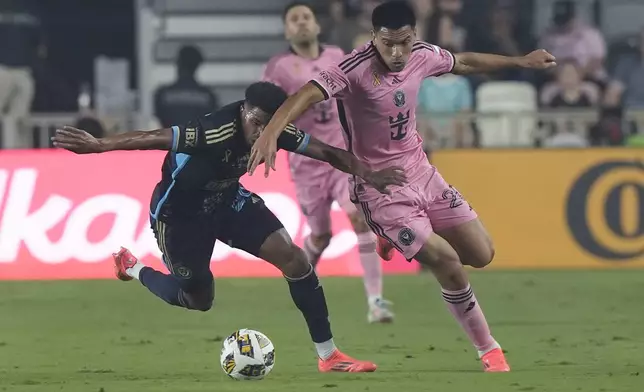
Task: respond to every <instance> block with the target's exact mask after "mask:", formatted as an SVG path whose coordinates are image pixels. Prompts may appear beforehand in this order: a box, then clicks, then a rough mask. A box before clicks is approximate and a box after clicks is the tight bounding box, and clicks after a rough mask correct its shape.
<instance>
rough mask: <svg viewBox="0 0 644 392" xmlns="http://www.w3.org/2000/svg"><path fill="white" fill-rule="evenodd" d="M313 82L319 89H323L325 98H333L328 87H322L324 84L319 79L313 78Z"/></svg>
mask: <svg viewBox="0 0 644 392" xmlns="http://www.w3.org/2000/svg"><path fill="white" fill-rule="evenodd" d="M311 83H312V84H313V85H314V86H315V87H317V88H318V89H320V91H322V94H324V99H325V100H326V99H329V98H331V95H330V94H329V92H328V91H326V89H325V88H324V87H322V85H321V84H320V83H319V82H318V81H317V80H311Z"/></svg>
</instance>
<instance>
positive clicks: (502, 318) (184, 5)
mask: <svg viewBox="0 0 644 392" xmlns="http://www.w3.org/2000/svg"><path fill="white" fill-rule="evenodd" d="M285 3H287V1H286V0H270V1H269V0H261V1H260V0H235V1H229V0H137V1H130V0H110V1H85V0H46V1H45V0H0V143H1V146H2V150H0V390H1V391H11V392H23V391H24V392H33V391H47V392H49V391H52V390H64V391H66V392H81V391H83V392H86V391H100V392H131V391H139V392H150V391H173V392H179V391H186V392H187V391H190V392H194V391H212V390H218V391H222V392H226V391H235V392H239V391H253V392H256V391H258V390H262V391H266V392H278V391H279V392H288V391H302V390H319V389H320V388H325V389H326V388H337V389H338V390H339V391H370V392H389V391H391V390H393V389H399V390H401V389H407V390H427V389H428V386H429V388H431V389H432V390H437V391H438V390H449V391H454V392H465V391H468V392H469V391H472V387H473V386H474V387H476V388H477V389H479V390H483V391H486V390H490V391H492V390H493V391H496V392H517V391H539V392H541V391H544V392H549V391H553V392H555V391H556V392H561V391H593V392H632V391H638V390H641V389H642V388H641V386H642V379H641V377H642V376H641V374H644V373H641V372H642V370H641V369H642V364H643V363H644V356H643V353H644V339H642V333H641V326H642V324H643V323H644V316H643V315H642V312H641V311H640V310H641V293H642V287H644V275H642V273H641V270H639V269H638V268H641V267H642V266H644V163H643V162H644V149H643V148H644V147H642V145H643V143H642V138H643V137H644V136H643V134H644V120H643V119H644V115H643V113H642V109H644V104H642V103H641V101H640V105H641V106H638V100H641V97H642V96H644V94H643V93H642V91H644V77H643V76H642V75H643V74H644V67H643V66H642V63H644V61H642V59H644V55H643V54H642V53H644V45H640V41H641V39H640V37H641V32H642V29H643V28H644V18H642V15H644V2H642V1H641V0H578V1H576V2H575V3H576V4H577V12H578V18H577V19H578V23H579V24H576V25H574V27H575V28H574V29H572V30H570V31H569V33H570V34H563V36H562V34H559V35H557V34H554V33H553V32H552V24H553V17H552V14H553V7H554V4H555V2H554V1H552V0H499V1H496V0H462V1H460V0H436V1H431V0H418V1H415V2H414V3H415V4H416V5H417V6H418V7H419V12H422V13H423V18H422V21H423V22H424V23H420V25H421V26H419V28H420V29H421V30H422V29H424V32H423V36H424V37H426V38H427V39H428V40H429V41H431V42H434V43H437V44H441V45H444V46H447V47H451V48H453V49H455V50H459V49H461V50H483V51H488V50H491V51H500V52H504V53H512V52H517V51H519V52H520V51H527V50H530V49H532V48H533V47H535V46H537V45H538V43H539V42H541V43H543V45H544V46H546V48H547V49H549V50H553V51H559V52H560V53H563V55H561V54H558V57H559V62H560V67H558V70H559V71H558V72H557V73H556V74H554V75H549V74H545V75H535V74H523V73H507V74H506V73H503V74H498V75H485V76H479V77H475V78H470V79H467V80H465V81H464V80H463V79H458V78H456V79H454V78H451V77H446V78H442V79H440V80H427V81H425V83H424V84H423V87H422V92H421V94H423V96H422V97H421V100H420V101H421V102H422V104H421V107H419V114H420V116H419V117H420V118H422V119H423V120H424V121H421V122H420V124H419V129H420V131H421V132H422V133H423V136H424V138H425V140H426V142H427V143H426V144H427V146H426V147H427V150H428V152H429V156H430V159H431V161H432V162H433V163H434V164H436V165H437V166H438V167H439V169H440V170H441V172H442V173H443V175H444V176H445V177H446V178H447V179H448V180H449V181H450V182H452V183H453V184H454V185H455V186H457V187H458V188H459V190H460V191H462V193H463V194H464V195H465V196H466V197H467V198H468V199H469V201H470V202H471V204H472V205H473V206H474V207H475V208H476V209H477V211H478V213H479V214H480V215H481V217H482V218H483V221H484V222H485V224H486V226H487V228H488V229H489V231H490V232H491V234H492V236H493V238H494V241H495V243H496V249H497V255H496V258H495V261H494V262H493V264H492V265H491V266H490V267H489V268H486V269H485V270H483V271H474V270H470V272H471V274H470V276H471V279H472V285H473V287H474V289H475V291H476V293H477V297H478V298H479V299H480V300H481V302H482V304H483V308H484V310H485V312H486V317H487V318H488V320H489V322H490V325H491V327H492V330H493V333H494V335H495V338H497V339H498V340H499V341H500V342H501V343H502V344H503V347H504V349H506V350H508V354H507V356H508V360H509V361H510V363H511V365H512V366H513V371H512V373H510V374H508V375H504V376H502V377H487V376H488V375H485V374H483V373H482V372H480V364H479V363H477V362H476V359H475V354H474V352H473V350H471V349H470V348H469V347H468V346H467V343H466V339H464V336H463V334H462V332H461V331H460V330H459V329H458V328H457V326H456V324H455V323H454V320H453V319H452V318H451V317H450V315H449V314H448V312H446V311H445V305H444V303H443V302H442V301H441V298H440V295H439V293H440V288H439V287H438V286H437V284H436V282H435V281H434V280H433V279H432V278H431V276H429V275H427V274H423V273H420V271H418V270H417V266H416V265H415V264H412V263H406V262H404V261H403V260H401V259H400V258H397V259H396V260H394V261H392V262H389V263H385V264H384V265H383V266H384V269H385V271H386V272H387V273H388V275H387V276H386V277H385V286H384V295H385V297H386V298H387V299H390V300H393V301H394V303H395V306H394V311H395V312H396V314H397V318H396V322H395V323H394V324H392V325H376V326H368V325H366V320H365V317H364V315H365V312H366V306H365V303H364V295H363V288H362V282H361V279H359V278H357V277H352V276H356V275H359V274H360V273H361V271H360V264H359V262H358V261H357V257H356V256H357V254H356V252H357V251H356V249H355V235H354V234H353V233H352V232H351V231H350V230H349V228H350V226H349V223H348V222H347V220H346V218H345V217H344V216H343V215H342V214H341V213H340V211H337V210H336V211H334V216H333V228H334V238H333V242H332V245H331V247H330V248H329V249H328V250H327V252H326V253H325V256H324V261H323V262H322V263H321V265H320V272H321V274H322V275H324V277H323V278H322V281H323V284H324V287H325V293H326V296H327V300H328V303H329V309H330V314H331V317H332V322H333V328H334V334H335V339H336V342H338V344H339V345H340V347H343V348H344V350H347V352H350V353H352V354H355V355H356V356H360V357H364V358H365V359H371V360H373V361H375V362H376V363H378V365H379V370H378V372H376V373H374V374H370V375H355V376H353V375H326V374H322V375H320V374H317V373H316V370H315V357H314V351H313V350H312V348H311V347H310V344H309V337H308V335H307V332H306V329H305V328H304V326H303V323H302V320H301V316H300V314H299V313H298V312H297V310H296V309H295V308H294V306H293V304H292V303H291V301H290V298H289V297H288V295H287V290H286V287H285V284H284V282H283V280H282V279H279V278H278V279H272V278H269V279H261V278H258V276H276V275H277V273H276V271H275V270H274V269H273V268H272V267H270V266H268V265H265V264H264V263H262V262H260V261H258V260H254V259H252V258H250V257H248V255H245V254H243V253H241V252H237V251H233V250H231V249H230V248H228V247H226V245H224V244H219V245H217V247H216V249H215V253H214V255H213V260H212V268H213V271H214V274H215V276H216V277H217V280H216V292H217V294H216V300H215V302H216V306H215V307H214V309H213V310H212V311H210V312H207V313H199V312H196V313H195V312H186V311H184V310H183V309H179V308H173V307H169V306H167V305H166V304H165V303H163V302H162V301H159V300H158V299H157V298H155V297H154V296H152V295H150V294H149V293H147V292H146V290H145V289H144V288H142V287H140V285H138V284H136V283H130V284H125V283H123V282H120V281H116V280H115V279H113V275H112V273H113V272H112V266H111V263H110V255H111V253H112V252H113V251H115V250H116V249H118V247H119V246H121V245H124V246H129V247H131V249H132V251H133V252H134V253H135V254H137V255H139V256H140V257H142V258H143V259H144V261H146V262H147V263H150V265H152V266H155V267H158V268H163V267H162V266H161V263H160V262H159V261H158V257H159V251H158V249H157V247H156V245H155V243H154V240H153V238H152V235H151V232H150V229H149V227H148V223H147V206H148V199H149V194H150V192H151V189H152V185H153V184H154V183H155V182H156V181H157V180H158V178H159V176H160V168H159V163H160V161H161V157H162V155H163V154H162V152H114V153H110V154H102V155H95V156H76V155H73V154H71V153H68V152H66V151H56V150H53V149H51V148H49V147H50V146H49V140H48V138H49V135H50V134H51V132H52V131H53V130H54V129H55V128H56V127H57V126H61V125H65V124H80V125H82V127H84V128H86V129H87V130H89V131H91V132H92V133H94V134H96V135H100V134H104V133H113V132H122V131H125V130H129V129H151V128H154V127H156V126H158V122H159V121H158V119H157V118H156V117H157V116H156V115H155V105H154V101H155V100H154V96H155V93H156V91H157V90H158V88H159V87H160V86H162V85H164V84H167V83H171V82H172V81H173V80H174V78H175V76H176V74H175V66H174V62H175V59H176V57H177V54H178V52H179V50H180V48H181V47H182V46H183V45H193V46H195V47H197V48H198V49H199V50H200V51H201V53H202V55H203V58H204V63H203V64H202V65H201V67H200V68H199V70H198V72H197V81H198V83H199V85H202V86H206V87H207V88H208V89H210V90H211V91H212V92H213V93H214V94H216V96H217V98H218V101H219V103H220V104H223V103H226V102H228V101H231V100H233V99H238V98H240V97H241V93H242V91H243V89H244V87H245V86H246V85H248V84H249V83H251V82H252V81H255V80H256V79H257V78H258V77H259V75H260V71H261V68H262V65H263V63H264V62H265V61H266V60H267V59H268V58H269V57H270V56H271V55H273V54H275V53H277V52H279V51H282V50H285V48H286V44H285V43H284V42H283V39H282V33H281V31H282V21H281V15H280V14H281V9H282V7H283V5H284V4H285ZM315 3H316V7H317V8H318V10H319V12H320V18H321V21H322V24H323V30H324V32H325V40H327V41H330V42H333V43H336V44H339V45H342V46H343V47H345V49H346V48H347V47H349V48H350V47H351V46H352V45H353V44H354V43H358V42H361V41H362V40H364V35H363V34H364V33H365V31H366V30H365V21H366V20H367V19H368V18H365V15H366V14H368V12H369V9H370V7H372V6H373V4H374V2H373V1H369V0H346V1H331V0H329V1H323V0H319V1H316V2H315ZM432 5H433V7H432ZM437 27H440V28H437ZM553 34H554V36H553ZM354 41H355V42H354ZM539 46H540V45H539ZM640 48H643V49H640ZM604 49H606V50H604ZM593 60H594V63H593ZM569 63H575V65H576V67H571V64H569ZM589 63H593V64H590V65H589ZM584 65H585V66H586V68H587V70H588V72H586V74H585V75H584V77H583V78H582V77H580V72H579V67H580V66H584ZM564 71H565V72H564ZM582 79H583V81H582ZM32 91H33V95H32V94H30V92H32ZM8 92H9V94H7V93H8ZM20 104H22V107H23V110H20V106H21V105H20ZM278 165H279V167H278V171H277V172H275V173H273V174H272V175H271V177H270V179H269V180H264V179H262V178H258V177H254V178H244V179H243V181H244V183H245V184H246V185H248V187H249V188H250V189H253V190H255V191H257V192H259V193H260V194H262V196H263V197H264V198H265V199H266V200H267V202H268V204H269V206H270V207H271V208H272V209H273V210H274V211H275V212H276V214H277V215H278V216H279V218H280V219H281V220H282V221H283V222H284V224H285V226H286V228H287V229H288V231H289V232H290V233H291V235H292V236H293V237H294V238H295V241H296V242H297V243H299V244H301V243H302V240H303V238H304V237H305V236H306V234H307V230H308V229H307V226H306V224H305V222H304V219H303V217H302V215H301V213H300V210H299V208H298V206H297V203H296V200H295V197H294V193H293V186H292V184H291V182H290V179H289V172H288V170H287V168H286V165H285V159H284V156H283V155H281V156H280V157H279V163H278ZM329 275H336V276H329ZM338 275H340V276H338ZM346 276H349V277H346ZM228 277H234V278H228ZM97 278H100V279H97ZM242 327H251V328H255V329H258V330H260V331H262V332H264V333H266V334H267V335H268V336H269V337H270V338H271V339H272V340H273V342H274V344H275V346H276V349H277V362H276V367H275V370H274V371H273V373H272V374H271V375H270V377H269V378H268V379H267V380H265V381H264V382H262V383H261V384H256V383H233V382H229V381H228V380H226V378H225V375H224V374H223V372H221V371H219V369H218V367H219V366H218V364H217V359H218V351H219V348H220V344H221V340H222V337H223V336H227V335H228V334H229V333H230V332H232V331H234V330H235V329H238V328H242Z"/></svg>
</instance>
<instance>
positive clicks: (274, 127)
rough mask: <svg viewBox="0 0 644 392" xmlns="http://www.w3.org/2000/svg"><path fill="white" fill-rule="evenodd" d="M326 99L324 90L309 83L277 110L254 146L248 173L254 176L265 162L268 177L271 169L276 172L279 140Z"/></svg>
mask: <svg viewBox="0 0 644 392" xmlns="http://www.w3.org/2000/svg"><path fill="white" fill-rule="evenodd" d="M325 99H326V97H325V96H324V93H323V92H322V90H320V88H319V87H317V86H316V85H315V84H313V83H311V82H309V83H307V84H305V85H304V86H303V87H302V88H301V89H299V90H298V91H297V92H296V93H295V94H293V95H291V96H290V97H288V99H286V101H285V102H284V103H283V104H282V106H280V108H279V109H277V112H275V114H274V115H273V118H271V121H269V123H268V124H267V125H266V127H265V128H264V131H262V134H261V135H260V136H259V138H258V139H257V140H256V141H255V143H254V144H253V147H252V149H251V154H250V159H249V160H248V173H249V174H250V175H252V174H253V172H254V171H255V169H256V168H257V166H259V164H260V163H262V161H265V165H266V172H265V173H264V175H265V176H268V171H269V169H273V170H275V156H276V154H277V139H278V137H279V136H280V134H281V133H282V131H283V130H284V129H285V128H286V126H287V125H288V124H289V123H291V122H292V121H293V120H295V119H297V118H298V117H299V116H300V115H301V114H302V113H304V112H305V111H306V110H307V109H308V108H310V107H311V106H313V105H315V104H316V103H318V102H322V101H324V100H325Z"/></svg>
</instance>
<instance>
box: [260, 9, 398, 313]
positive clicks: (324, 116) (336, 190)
mask: <svg viewBox="0 0 644 392" xmlns="http://www.w3.org/2000/svg"><path fill="white" fill-rule="evenodd" d="M283 17H284V34H285V36H286V39H287V40H288V41H289V44H290V50H289V51H288V52H285V53H281V54H278V55H276V56H274V57H273V58H271V59H270V61H269V62H268V64H266V67H265V69H264V73H263V75H262V79H263V80H265V81H269V82H272V83H274V84H276V85H278V86H280V87H282V89H284V90H285V91H286V92H287V93H288V94H294V93H296V92H297V90H299V89H300V88H301V87H302V86H303V85H305V84H306V83H307V82H308V81H309V80H311V79H313V78H315V76H316V75H317V74H318V73H319V72H320V71H321V70H322V69H325V68H328V67H330V66H331V65H332V64H335V63H337V62H339V61H340V60H342V58H343V57H344V52H343V51H342V49H340V48H338V47H335V46H327V45H324V46H322V45H320V43H319V41H318V36H319V34H320V26H319V24H318V22H317V19H316V16H315V13H314V12H313V10H312V9H311V7H310V6H309V5H307V4H306V3H303V2H293V3H291V4H289V5H287V6H286V8H285V9H284V14H283ZM295 125H296V126H298V127H299V128H301V129H306V130H307V132H309V133H311V134H313V135H314V136H315V137H316V138H319V139H320V140H323V141H324V143H326V144H329V145H331V146H334V147H340V148H343V149H346V145H345V142H344V137H343V136H342V131H341V129H340V128H341V125H340V121H339V119H338V109H337V105H336V103H335V99H334V98H331V99H329V100H328V101H322V102H319V103H317V104H316V105H314V106H313V107H312V108H310V109H309V110H307V111H306V112H304V113H303V114H302V116H301V117H300V118H298V119H297V120H296V121H295ZM288 161H289V166H290V168H291V176H292V178H293V181H294V182H295V189H296V192H297V199H298V202H299V204H300V206H301V208H302V212H303V213H304V215H305V216H306V217H307V220H308V223H309V226H310V228H311V234H310V236H309V237H308V238H306V240H305V241H304V251H305V252H306V254H307V256H308V257H309V260H310V262H311V264H312V265H314V266H315V265H317V263H318V261H319V260H320V256H321V255H322V252H323V251H324V249H325V248H326V247H327V246H328V245H329V242H330V241H331V237H332V235H331V205H332V204H333V202H334V201H337V202H338V204H339V205H340V208H342V210H344V211H345V212H346V213H347V215H348V216H349V220H350V221H351V224H352V226H353V228H354V230H355V232H356V236H357V237H358V250H359V254H360V263H361V264H362V269H363V271H364V274H363V280H364V286H365V291H366V293H367V302H368V307H369V312H368V314H367V318H368V321H369V322H370V323H375V322H391V321H392V320H393V317H394V315H393V313H392V312H391V310H390V309H389V305H390V302H388V301H386V300H384V299H383V298H382V265H381V261H380V257H378V254H377V253H376V236H375V235H374V233H372V232H371V230H370V229H369V226H367V224H366V222H365V220H364V218H363V216H362V214H361V213H360V212H359V211H358V210H357V209H356V207H355V205H354V204H353V203H352V202H351V200H350V198H349V182H348V178H349V177H348V175H347V174H345V173H343V172H341V171H339V170H335V169H334V168H333V167H332V166H331V165H329V164H327V163H325V162H321V161H316V160H314V159H309V158H306V157H303V156H301V155H298V154H289V155H288Z"/></svg>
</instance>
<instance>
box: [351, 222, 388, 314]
mask: <svg viewBox="0 0 644 392" xmlns="http://www.w3.org/2000/svg"><path fill="white" fill-rule="evenodd" d="M356 236H357V237H358V251H359V253H360V263H361V264H362V270H363V276H362V279H363V282H364V288H365V291H366V293H367V298H369V304H370V305H371V304H372V303H375V302H377V301H379V300H381V299H382V264H381V262H380V257H379V256H378V254H377V253H376V235H375V234H373V233H372V232H370V231H367V232H364V233H356Z"/></svg>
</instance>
